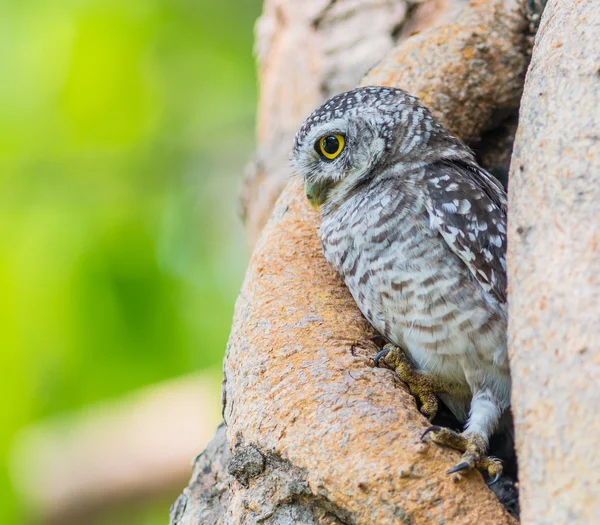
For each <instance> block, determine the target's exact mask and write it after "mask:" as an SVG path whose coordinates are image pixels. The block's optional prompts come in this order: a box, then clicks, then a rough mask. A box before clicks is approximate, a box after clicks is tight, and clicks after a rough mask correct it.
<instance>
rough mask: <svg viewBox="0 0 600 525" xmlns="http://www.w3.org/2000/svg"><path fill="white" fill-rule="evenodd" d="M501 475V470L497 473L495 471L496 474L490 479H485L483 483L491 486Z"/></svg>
mask: <svg viewBox="0 0 600 525" xmlns="http://www.w3.org/2000/svg"><path fill="white" fill-rule="evenodd" d="M501 476H502V472H499V473H497V474H496V475H495V476H494V477H493V479H491V480H487V481H486V482H485V484H486V485H487V486H488V487H491V486H492V485H493V484H494V483H496V481H498V480H499V479H500V477H501Z"/></svg>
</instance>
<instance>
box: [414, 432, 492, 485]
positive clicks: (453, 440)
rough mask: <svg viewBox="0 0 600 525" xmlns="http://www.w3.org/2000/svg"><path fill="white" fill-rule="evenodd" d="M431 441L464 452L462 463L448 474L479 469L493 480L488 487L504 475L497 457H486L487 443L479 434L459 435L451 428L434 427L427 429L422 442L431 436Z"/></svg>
mask: <svg viewBox="0 0 600 525" xmlns="http://www.w3.org/2000/svg"><path fill="white" fill-rule="evenodd" d="M429 433H432V434H431V440H432V441H433V442H434V443H437V444H438V445H443V446H446V447H450V448H453V449H456V450H459V451H460V452H463V455H462V458H461V462H460V463H458V464H457V465H456V466H454V467H452V468H451V469H450V470H449V471H448V472H447V473H448V474H454V473H455V472H463V471H469V470H471V469H474V468H477V469H480V470H484V471H485V472H487V475H488V476H489V477H490V478H491V481H490V482H489V483H488V485H493V484H494V483H496V481H498V479H500V476H501V475H502V462H501V461H500V460H499V459H498V458H495V457H490V456H486V455H485V452H486V449H487V443H486V441H485V440H484V438H483V437H482V436H480V435H479V434H469V433H466V434H459V433H458V432H454V430H451V429H449V428H445V427H439V426H437V425H432V426H430V427H428V428H426V429H425V431H424V432H423V434H422V435H421V440H423V438H424V437H425V436H426V435H427V434H429Z"/></svg>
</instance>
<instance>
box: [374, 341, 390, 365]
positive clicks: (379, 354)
mask: <svg viewBox="0 0 600 525" xmlns="http://www.w3.org/2000/svg"><path fill="white" fill-rule="evenodd" d="M389 353H390V348H388V345H385V346H384V347H383V348H382V349H381V350H379V352H377V355H376V356H375V359H373V362H374V364H375V368H378V367H379V361H380V359H381V358H382V357H385V356H386V355H388V354H389Z"/></svg>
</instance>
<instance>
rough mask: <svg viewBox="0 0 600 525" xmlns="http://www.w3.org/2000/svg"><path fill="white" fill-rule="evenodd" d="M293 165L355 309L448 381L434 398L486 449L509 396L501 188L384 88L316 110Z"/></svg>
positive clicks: (460, 147)
mask: <svg viewBox="0 0 600 525" xmlns="http://www.w3.org/2000/svg"><path fill="white" fill-rule="evenodd" d="M321 139H327V140H324V141H322V140H321ZM322 144H326V145H327V147H328V149H329V151H323V150H322V147H323V146H322ZM336 147H337V148H338V149H339V151H334V150H335V149H336ZM332 156H333V158H330V157H332ZM293 163H294V166H295V168H296V170H297V171H298V172H299V173H300V174H301V175H302V177H303V179H304V181H305V184H306V192H307V197H308V198H309V200H310V201H311V203H312V204H313V205H315V206H320V209H321V212H322V223H321V226H320V236H321V239H322V243H323V252H324V255H325V257H326V259H327V260H328V261H329V262H330V263H331V264H332V265H333V266H334V267H335V268H336V269H337V271H338V272H339V273H340V274H341V275H342V277H343V278H344V280H345V282H346V285H347V286H348V288H349V290H350V292H351V293H352V295H353V297H354V299H355V300H356V303H357V305H358V306H359V308H360V310H361V311H362V312H363V314H364V315H365V317H366V318H367V319H368V320H369V321H370V323H371V324H372V325H373V326H374V327H375V328H376V329H377V330H378V331H379V332H380V333H381V334H382V335H383V336H384V337H385V338H386V339H387V340H388V341H389V342H390V343H392V344H394V345H396V346H398V347H400V348H402V349H403V350H404V352H405V353H406V355H407V356H408V357H409V359H410V361H411V362H412V364H413V365H414V367H415V368H416V369H417V370H419V371H422V372H425V373H427V374H429V375H431V376H433V377H435V378H439V379H440V380H442V381H449V382H451V383H453V384H456V385H458V387H457V388H456V389H455V390H454V391H453V392H450V393H448V392H446V393H443V394H440V397H441V398H442V399H443V400H444V402H445V403H446V404H447V405H448V407H449V408H450V409H451V410H452V411H453V413H454V414H455V415H456V417H457V418H458V419H459V420H460V421H462V422H465V423H466V425H465V432H464V435H467V436H474V435H476V436H478V439H479V438H481V440H482V441H481V442H482V443H483V444H484V445H483V446H484V447H485V446H487V443H488V439H489V437H490V435H491V433H492V432H493V431H494V430H495V429H496V428H497V427H498V424H499V422H500V421H501V419H506V418H503V414H504V413H505V412H506V411H507V409H508V408H509V404H510V375H509V369H508V360H507V353H506V323H507V315H506V262H505V250H506V194H505V191H504V189H503V188H502V186H501V185H500V184H499V183H498V182H497V181H496V180H495V179H494V178H493V177H492V176H491V175H489V174H488V173H487V172H486V171H485V170H483V169H482V168H481V167H479V166H478V165H477V163H476V161H475V159H474V156H473V154H472V152H471V151H470V150H469V149H468V148H467V147H466V146H465V145H464V144H463V143H462V142H461V141H459V140H458V139H456V138H454V137H452V136H451V135H450V134H449V133H448V132H447V131H446V130H445V129H444V128H443V127H442V126H441V125H440V124H439V123H438V122H437V121H436V120H435V119H434V118H433V117H432V115H431V114H430V112H429V111H428V110H427V109H426V108H425V107H424V106H423V105H422V104H421V103H420V101H419V100H418V99H416V98H414V97H412V96H410V95H409V94H407V93H406V92H404V91H402V90H399V89H392V88H383V87H366V88H359V89H355V90H353V91H350V92H347V93H343V94H341V95H337V96H335V97H333V98H332V99H330V100H329V101H327V102H326V103H325V104H323V105H322V106H321V107H319V108H318V109H316V110H315V111H314V112H313V113H312V115H310V116H309V117H308V118H307V120H306V121H305V122H304V124H303V125H302V127H301V128H300V130H299V131H298V133H297V134H296V139H295V143H294V148H293ZM470 466H472V465H470Z"/></svg>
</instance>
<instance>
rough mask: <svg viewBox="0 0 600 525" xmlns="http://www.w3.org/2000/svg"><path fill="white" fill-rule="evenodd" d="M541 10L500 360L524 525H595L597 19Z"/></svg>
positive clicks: (599, 207) (514, 205)
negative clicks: (509, 378) (509, 381)
mask: <svg viewBox="0 0 600 525" xmlns="http://www.w3.org/2000/svg"><path fill="white" fill-rule="evenodd" d="M598 7H599V6H598V3H597V2H593V1H589V0H588V1H581V2H560V1H558V0H554V1H550V2H549V3H548V6H547V7H546V11H545V13H544V15H543V17H542V20H541V25H540V29H539V32H538V34H537V37H536V43H535V48H534V51H533V59H532V62H531V66H530V69H529V72H528V73H527V80H526V84H525V91H524V95H523V101H522V109H521V114H520V124H519V130H518V133H517V139H516V143H515V149H514V157H513V163H512V166H511V184H510V199H509V201H510V214H509V232H508V234H509V254H508V255H509V257H508V267H509V283H510V287H509V297H510V300H509V319H510V322H509V351H510V358H511V369H512V372H513V407H514V413H515V423H516V437H517V452H518V456H519V467H520V468H519V474H520V485H521V507H522V519H523V523H527V524H534V523H536V524H550V523H551V524H553V525H560V524H566V523H590V524H591V523H600V497H599V495H600V452H599V450H600V449H599V441H598V430H599V429H600V411H599V410H598V400H599V397H598V385H600V322H599V312H600V109H599V108H600V62H599V59H600V38H599V35H600V11H599V10H598Z"/></svg>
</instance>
